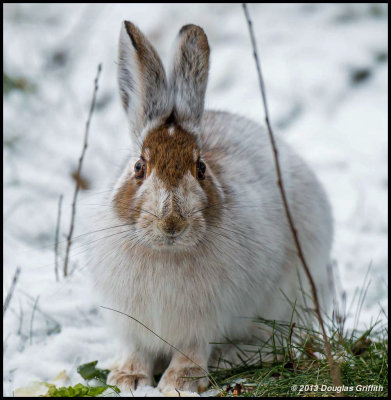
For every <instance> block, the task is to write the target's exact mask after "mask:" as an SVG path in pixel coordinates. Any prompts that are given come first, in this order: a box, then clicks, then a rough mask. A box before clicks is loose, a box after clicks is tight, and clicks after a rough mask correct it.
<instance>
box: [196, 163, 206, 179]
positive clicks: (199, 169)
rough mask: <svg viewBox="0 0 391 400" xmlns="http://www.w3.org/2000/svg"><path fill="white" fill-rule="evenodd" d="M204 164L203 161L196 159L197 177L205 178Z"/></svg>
mask: <svg viewBox="0 0 391 400" xmlns="http://www.w3.org/2000/svg"><path fill="white" fill-rule="evenodd" d="M205 171H206V165H205V163H204V162H203V161H201V160H198V162H197V178H198V179H205Z"/></svg>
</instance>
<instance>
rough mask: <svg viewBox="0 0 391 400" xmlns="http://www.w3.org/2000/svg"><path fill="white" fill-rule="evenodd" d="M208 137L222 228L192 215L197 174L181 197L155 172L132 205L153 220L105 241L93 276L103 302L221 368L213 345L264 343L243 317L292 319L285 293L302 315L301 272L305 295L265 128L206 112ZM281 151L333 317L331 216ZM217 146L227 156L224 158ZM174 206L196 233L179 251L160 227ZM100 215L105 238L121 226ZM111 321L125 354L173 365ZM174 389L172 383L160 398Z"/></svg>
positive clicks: (291, 156) (144, 337) (137, 332)
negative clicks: (213, 157) (329, 279)
mask: <svg viewBox="0 0 391 400" xmlns="http://www.w3.org/2000/svg"><path fill="white" fill-rule="evenodd" d="M200 132H201V134H200V136H199V137H198V141H199V143H200V145H201V148H200V151H201V152H203V149H208V152H209V153H212V154H213V153H214V149H215V152H216V154H218V156H219V158H218V159H217V160H216V162H217V163H218V166H219V168H220V169H221V170H222V173H221V174H216V173H215V171H213V168H211V167H210V166H209V165H207V173H208V174H209V176H210V177H211V179H212V181H213V184H214V187H215V188H216V189H217V191H218V193H219V194H220V196H221V199H222V203H223V204H222V208H221V215H222V218H221V221H220V222H219V223H218V224H217V225H216V222H214V221H208V220H205V219H204V217H203V214H202V213H194V212H195V211H197V210H199V209H201V208H202V207H205V202H206V195H205V193H204V192H203V190H202V188H201V186H200V184H199V182H198V181H197V179H195V178H194V177H193V176H192V175H191V174H190V173H189V174H187V175H185V176H184V177H183V179H182V181H181V182H180V185H179V186H178V187H177V188H171V189H167V188H165V187H164V185H163V183H162V182H161V181H160V180H159V178H158V177H157V175H156V174H155V173H154V172H152V174H151V175H150V176H148V178H146V179H145V181H144V182H143V184H142V185H141V187H140V188H139V190H138V192H137V194H136V198H135V199H134V204H129V208H131V207H134V206H135V204H138V202H140V201H142V203H141V204H142V207H143V209H144V210H148V211H149V212H150V213H153V214H154V215H155V216H154V215H151V214H148V213H146V212H141V213H140V217H139V220H138V221H136V224H135V225H129V226H125V227H124V226H121V227H117V228H111V229H108V230H107V231H101V232H98V234H97V235H98V239H99V240H96V241H95V242H94V244H95V245H96V246H95V250H94V261H93V264H92V265H93V268H92V271H91V272H92V278H93V281H94V284H95V288H96V292H97V294H98V295H100V304H101V305H103V306H106V307H111V308H113V309H115V310H118V311H121V312H123V313H126V314H128V315H130V316H132V317H134V318H136V319H138V320H139V321H140V322H142V323H143V324H144V325H146V326H147V327H148V328H150V329H151V330H153V331H154V332H155V333H156V334H157V335H159V336H161V337H162V338H163V339H165V340H166V341H168V342H169V343H171V344H172V345H173V346H175V347H177V348H179V349H180V350H181V351H183V352H185V353H186V352H191V353H192V354H198V355H199V357H200V359H201V361H200V362H202V360H203V362H204V364H205V366H206V365H207V364H208V362H209V363H212V364H213V362H215V361H216V360H213V357H211V356H212V355H213V354H214V350H216V348H217V347H218V346H213V345H211V344H209V343H210V342H225V341H226V340H227V339H228V340H241V341H245V342H252V341H255V337H257V338H259V337H261V338H264V339H266V337H265V334H262V333H260V332H259V330H258V328H257V326H258V325H257V324H255V323H254V322H252V320H251V319H245V318H243V317H249V318H255V317H257V316H261V317H263V318H267V319H274V320H285V321H289V320H290V318H291V314H292V307H291V305H290V304H289V302H288V301H287V300H286V298H285V297H284V295H285V296H286V297H288V298H289V299H290V301H291V302H292V303H293V302H294V301H295V300H297V306H296V309H297V310H300V306H302V305H303V303H304V300H303V294H302V292H301V290H300V285H299V280H298V274H299V275H300V276H301V277H302V278H301V280H302V282H303V284H304V286H303V288H302V289H303V290H304V291H305V292H306V293H309V289H308V284H307V281H306V277H305V276H304V275H303V274H302V267H301V265H300V263H299V259H298V257H297V251H296V248H295V244H294V241H293V238H292V234H291V231H290V228H289V226H288V223H287V219H286V215H285V211H284V208H283V205H282V201H281V195H280V191H279V188H278V185H277V176H276V172H275V168H274V160H273V154H272V149H271V145H270V142H269V138H268V136H267V134H266V132H265V130H264V129H262V128H261V127H260V126H259V125H257V124H256V123H254V122H252V121H249V120H247V119H246V118H243V117H239V116H237V115H233V114H229V113H224V112H212V111H206V112H205V113H204V114H203V118H202V123H201V129H200ZM277 146H278V154H279V160H280V163H281V169H282V173H283V181H284V185H285V189H286V192H287V197H288V201H289V206H290V208H291V212H292V215H293V219H294V221H295V225H296V228H297V231H298V234H299V238H300V241H301V244H302V246H303V250H304V254H305V257H306V260H307V262H308V265H309V266H310V268H311V272H312V274H313V276H314V279H315V282H316V284H317V285H318V290H319V294H320V296H321V299H322V306H324V307H325V308H326V307H327V304H328V299H327V293H328V288H327V270H326V267H327V264H328V262H329V256H330V248H331V243H332V217H331V211H330V207H329V204H328V201H327V198H326V195H325V193H324V191H323V188H322V187H321V185H320V183H319V181H318V180H317V179H316V177H315V175H314V173H313V172H312V171H311V169H310V168H309V167H308V166H307V165H306V164H305V163H304V162H303V160H302V159H301V158H300V157H299V156H298V155H297V154H296V153H295V152H294V151H293V150H292V149H291V148H290V146H288V145H287V144H286V143H285V142H284V141H282V140H281V139H279V138H277ZM221 148H223V149H226V150H225V151H224V152H221V151H218V150H217V149H221ZM134 162H135V160H134V159H133V158H132V159H131V160H130V162H129V165H128V166H127V169H126V172H125V173H124V174H123V176H122V177H121V178H120V180H119V184H118V185H116V187H115V189H114V191H113V193H112V196H111V197H110V199H109V204H111V201H112V199H113V198H114V195H115V193H116V191H117V190H118V188H119V187H120V185H121V184H123V182H124V181H125V179H126V176H129V177H130V176H131V174H132V172H129V171H130V170H131V168H132V166H133V164H134ZM227 193H228V194H229V195H227ZM174 199H175V200H174ZM173 202H175V204H176V205H177V206H178V207H179V208H180V213H181V214H182V215H184V216H185V217H186V218H187V222H188V225H189V227H188V229H187V230H186V232H185V233H184V234H183V237H181V238H180V239H178V242H175V245H172V246H166V245H163V246H162V247H160V245H159V243H161V242H162V241H163V237H162V233H161V232H159V230H158V229H157V223H158V221H159V218H162V217H164V215H165V212H166V211H165V210H166V209H167V207H168V208H169V207H171V206H172V204H173ZM104 210H105V211H104V213H103V215H101V216H100V217H99V223H100V226H99V227H97V229H99V228H101V227H107V228H109V227H115V226H118V225H121V224H124V221H122V220H120V219H119V218H118V217H117V216H116V214H115V212H114V209H113V208H111V207H107V208H104ZM282 292H283V293H282ZM307 301H308V302H310V300H307ZM299 312H301V311H299ZM106 314H107V317H108V318H109V320H110V326H111V327H112V329H113V331H114V332H115V335H116V336H117V337H119V338H120V339H121V343H122V345H123V354H124V355H125V356H126V354H133V355H135V357H137V358H140V359H141V358H142V359H143V360H144V362H145V363H146V364H148V367H146V368H147V369H148V368H149V367H151V366H152V365H153V363H154V361H156V360H157V359H158V358H161V357H163V358H164V357H166V361H167V362H168V361H169V360H170V358H171V357H172V356H173V354H175V352H174V351H173V350H172V348H171V347H170V346H169V345H167V344H166V343H165V342H164V341H162V340H161V339H159V338H157V337H156V336H155V335H154V334H152V333H151V332H149V331H148V330H147V329H146V328H145V327H143V326H142V325H140V324H139V323H137V322H136V321H134V320H132V319H130V318H127V317H125V316H124V315H121V314H118V313H115V312H109V311H107V312H106ZM295 319H296V318H294V320H295ZM220 350H224V348H223V347H222V348H221V349H220ZM231 350H232V349H231ZM227 353H228V351H227ZM151 368H152V367H151ZM168 386H169V385H168ZM168 386H167V385H165V383H164V384H163V388H162V389H163V390H165V389H167V390H168Z"/></svg>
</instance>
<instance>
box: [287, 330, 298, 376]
mask: <svg viewBox="0 0 391 400" xmlns="http://www.w3.org/2000/svg"><path fill="white" fill-rule="evenodd" d="M295 326H296V323H295V322H293V323H292V325H291V328H290V330H289V342H288V350H289V359H290V362H291V364H292V368H293V370H294V372H295V373H296V363H295V359H294V357H293V351H292V334H293V328H294V327H295Z"/></svg>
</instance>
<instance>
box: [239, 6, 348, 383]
mask: <svg viewBox="0 0 391 400" xmlns="http://www.w3.org/2000/svg"><path fill="white" fill-rule="evenodd" d="M242 6H243V10H244V14H245V17H246V21H247V25H248V29H249V32H250V38H251V44H252V48H253V56H254V59H255V64H256V68H257V73H258V79H259V86H260V90H261V95H262V100H263V106H264V112H265V121H266V126H267V130H268V134H269V139H270V142H271V145H272V149H273V156H274V163H275V169H276V172H277V179H278V181H277V183H278V187H279V188H280V192H281V198H282V202H283V205H284V209H285V213H286V216H287V219H288V223H289V227H290V229H291V231H292V235H293V239H294V242H295V245H296V249H297V254H298V256H299V259H300V261H301V263H302V264H303V268H304V271H305V273H306V275H307V278H308V280H309V283H310V287H311V293H312V299H313V302H314V308H315V313H316V316H317V319H318V321H319V325H320V328H321V330H322V335H323V340H324V346H325V352H326V356H327V361H328V364H329V367H330V373H331V378H332V380H333V384H334V385H335V386H341V385H342V383H341V377H340V372H339V368H338V366H337V365H336V364H335V362H334V359H333V356H332V354H331V347H330V342H329V340H328V337H327V333H326V329H325V326H324V321H323V318H322V314H321V311H320V304H319V298H318V293H317V290H316V285H315V282H314V279H313V277H312V274H311V272H310V269H309V267H308V264H307V262H306V260H305V257H304V254H303V250H302V247H301V245H300V241H299V237H298V234H297V230H296V227H295V224H294V222H293V218H292V215H291V212H290V209H289V205H288V200H287V197H286V193H285V188H284V184H283V180H282V174H281V168H280V163H279V160H278V151H277V146H276V142H275V139H274V135H273V131H272V127H271V124H270V119H269V110H268V106H267V99H266V90H265V84H264V81H263V77H262V72H261V65H260V61H259V57H258V52H257V45H256V41H255V36H254V31H253V27H252V22H251V18H250V14H249V12H248V9H247V5H246V3H243V4H242Z"/></svg>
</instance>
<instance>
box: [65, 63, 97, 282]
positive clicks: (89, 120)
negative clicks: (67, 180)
mask: <svg viewBox="0 0 391 400" xmlns="http://www.w3.org/2000/svg"><path fill="white" fill-rule="evenodd" d="M101 70H102V64H99V65H98V72H97V74H96V78H95V81H94V93H93V95H92V101H91V106H90V111H89V113H88V118H87V122H86V127H85V132H84V144H83V149H82V152H81V155H80V158H79V166H78V168H77V172H76V178H77V179H76V186H75V192H74V194H73V201H72V215H71V224H70V227H69V233H68V237H67V247H66V251H65V260H64V276H67V275H68V262H69V252H70V249H71V242H72V234H73V229H74V224H75V215H76V201H77V195H78V194H79V189H80V179H79V178H80V176H81V168H82V165H83V160H84V155H85V153H86V150H87V146H88V133H89V130H90V123H91V117H92V113H93V111H94V108H95V102H96V94H97V91H98V81H99V76H100V72H101Z"/></svg>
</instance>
